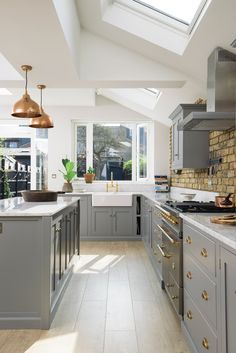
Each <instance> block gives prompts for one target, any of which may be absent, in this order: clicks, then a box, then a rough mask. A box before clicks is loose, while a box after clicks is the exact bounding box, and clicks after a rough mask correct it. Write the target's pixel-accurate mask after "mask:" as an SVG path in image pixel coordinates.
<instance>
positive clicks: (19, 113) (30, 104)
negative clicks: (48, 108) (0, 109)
mask: <svg viewBox="0 0 236 353" xmlns="http://www.w3.org/2000/svg"><path fill="white" fill-rule="evenodd" d="M21 68H22V70H23V71H25V93H24V95H23V96H22V98H21V99H20V100H19V101H18V102H16V103H15V104H14V107H13V112H12V114H11V115H12V116H14V117H15V118H36V117H40V116H41V113H40V109H39V105H38V104H37V103H36V102H35V101H33V100H32V99H31V98H30V96H29V94H28V92H27V85H28V75H27V73H28V71H31V70H32V66H29V65H22V66H21Z"/></svg>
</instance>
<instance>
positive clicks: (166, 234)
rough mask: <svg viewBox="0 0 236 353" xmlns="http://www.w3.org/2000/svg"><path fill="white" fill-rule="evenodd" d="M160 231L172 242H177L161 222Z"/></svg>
mask: <svg viewBox="0 0 236 353" xmlns="http://www.w3.org/2000/svg"><path fill="white" fill-rule="evenodd" d="M157 226H158V228H159V229H160V231H161V232H162V233H163V234H164V235H165V236H166V238H167V239H168V240H169V241H170V242H171V244H175V243H176V241H175V240H174V239H173V238H172V237H171V236H170V235H169V234H168V233H167V232H166V231H165V229H163V228H162V227H161V226H160V225H159V224H157Z"/></svg>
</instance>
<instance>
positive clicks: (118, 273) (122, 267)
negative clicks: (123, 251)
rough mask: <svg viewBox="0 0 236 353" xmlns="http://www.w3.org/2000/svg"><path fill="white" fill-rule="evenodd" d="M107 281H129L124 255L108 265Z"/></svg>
mask: <svg viewBox="0 0 236 353" xmlns="http://www.w3.org/2000/svg"><path fill="white" fill-rule="evenodd" d="M109 281H118V282H121V281H126V282H128V281H129V276H128V269H127V263H126V259H125V255H120V256H118V257H117V258H116V260H115V261H114V262H113V263H111V264H110V270H109Z"/></svg>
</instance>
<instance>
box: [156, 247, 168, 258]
mask: <svg viewBox="0 0 236 353" xmlns="http://www.w3.org/2000/svg"><path fill="white" fill-rule="evenodd" d="M156 246H157V247H158V250H159V251H160V253H161V255H162V256H163V257H166V258H167V259H169V258H170V257H171V256H170V255H169V254H165V253H164V251H163V249H162V247H161V246H160V245H159V244H157V245H156Z"/></svg>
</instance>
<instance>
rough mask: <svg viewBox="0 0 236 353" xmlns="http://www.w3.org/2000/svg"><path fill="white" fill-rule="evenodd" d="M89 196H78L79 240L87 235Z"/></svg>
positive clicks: (89, 208) (89, 207)
mask: <svg viewBox="0 0 236 353" xmlns="http://www.w3.org/2000/svg"><path fill="white" fill-rule="evenodd" d="M91 203H92V201H91V196H87V195H83V196H80V219H81V222H80V236H81V238H83V237H87V235H88V228H89V227H88V219H89V215H90V210H91Z"/></svg>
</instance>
